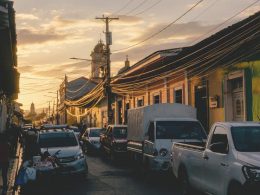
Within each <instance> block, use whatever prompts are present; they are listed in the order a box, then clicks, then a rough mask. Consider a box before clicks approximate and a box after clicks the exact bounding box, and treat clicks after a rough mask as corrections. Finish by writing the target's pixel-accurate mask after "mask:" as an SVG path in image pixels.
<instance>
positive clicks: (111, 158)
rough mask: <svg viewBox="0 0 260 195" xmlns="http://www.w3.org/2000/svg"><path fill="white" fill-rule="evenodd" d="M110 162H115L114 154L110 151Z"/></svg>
mask: <svg viewBox="0 0 260 195" xmlns="http://www.w3.org/2000/svg"><path fill="white" fill-rule="evenodd" d="M109 157H110V160H111V161H112V162H115V161H116V153H115V152H114V151H110V156H109Z"/></svg>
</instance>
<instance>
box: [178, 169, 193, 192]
mask: <svg viewBox="0 0 260 195" xmlns="http://www.w3.org/2000/svg"><path fill="white" fill-rule="evenodd" d="M179 182H180V187H181V195H189V194H190V191H191V190H190V184H189V177H188V174H187V171H186V170H185V168H182V169H181V171H180V173H179Z"/></svg>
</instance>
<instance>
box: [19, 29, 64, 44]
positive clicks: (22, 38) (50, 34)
mask: <svg viewBox="0 0 260 195" xmlns="http://www.w3.org/2000/svg"><path fill="white" fill-rule="evenodd" d="M17 37H18V44H21V45H24V44H34V43H43V42H48V41H52V40H55V41H57V40H64V39H65V38H66V37H67V36H66V35H62V34H58V33H56V32H55V31H46V32H40V31H38V30H32V29H20V30H18V31H17Z"/></svg>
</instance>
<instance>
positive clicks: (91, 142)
mask: <svg viewBox="0 0 260 195" xmlns="http://www.w3.org/2000/svg"><path fill="white" fill-rule="evenodd" d="M102 130H103V129H102V128H99V127H91V128H87V129H86V131H85V132H84V134H83V135H82V137H81V140H82V141H83V144H84V150H85V152H93V151H98V150H99V149H100V137H99V136H100V132H101V131H102Z"/></svg>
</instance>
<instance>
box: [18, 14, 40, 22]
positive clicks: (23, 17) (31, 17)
mask: <svg viewBox="0 0 260 195" xmlns="http://www.w3.org/2000/svg"><path fill="white" fill-rule="evenodd" d="M16 18H17V19H18V20H39V18H38V17H37V16H35V15H33V14H22V13H21V14H16Z"/></svg>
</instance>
